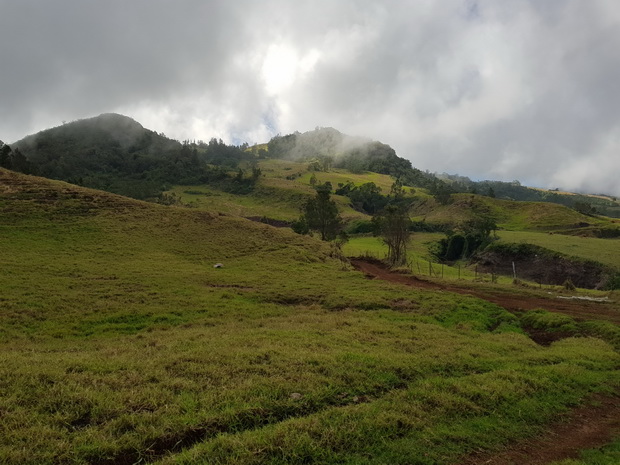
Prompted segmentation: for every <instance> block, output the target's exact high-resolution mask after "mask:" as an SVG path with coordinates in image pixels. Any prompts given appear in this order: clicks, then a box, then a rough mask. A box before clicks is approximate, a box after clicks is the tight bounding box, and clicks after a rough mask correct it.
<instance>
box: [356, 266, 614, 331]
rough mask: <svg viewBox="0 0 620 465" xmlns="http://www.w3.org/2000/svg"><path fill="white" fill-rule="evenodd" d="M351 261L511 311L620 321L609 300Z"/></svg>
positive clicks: (369, 271) (368, 270) (390, 277)
mask: <svg viewBox="0 0 620 465" xmlns="http://www.w3.org/2000/svg"><path fill="white" fill-rule="evenodd" d="M351 264H352V265H353V266H354V267H355V268H357V269H358V270H360V271H361V272H363V273H364V274H365V275H366V276H368V277H369V278H377V279H382V280H385V281H390V282H393V283H399V284H404V285H406V286H412V287H417V288H421V289H431V290H441V291H447V292H455V293H457V294H464V295H471V296H474V297H478V298H481V299H484V300H487V301H489V302H493V303H494V304H497V305H499V306H500V307H503V308H505V309H506V310H509V311H512V312H521V311H525V310H534V309H537V308H542V309H544V310H547V311H549V312H557V313H564V314H565V315H569V316H571V317H573V318H575V319H582V320H606V321H610V322H612V323H616V324H620V310H618V309H617V308H614V307H612V306H611V304H610V303H606V302H589V301H584V300H579V301H572V300H563V299H558V298H557V297H552V296H550V297H543V296H536V295H523V294H516V293H515V294H510V293H506V291H505V289H498V290H497V291H495V290H493V289H489V288H469V287H464V286H459V285H458V284H457V283H455V282H454V281H453V282H450V283H448V282H446V283H438V282H434V281H427V280H425V279H420V278H417V277H415V276H410V275H405V274H401V273H394V272H392V271H390V270H389V269H388V268H387V267H386V266H385V265H384V264H382V263H381V262H370V261H366V260H361V259H354V260H351Z"/></svg>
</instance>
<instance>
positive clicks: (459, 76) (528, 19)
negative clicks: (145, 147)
mask: <svg viewBox="0 0 620 465" xmlns="http://www.w3.org/2000/svg"><path fill="white" fill-rule="evenodd" d="M619 26H620V8H618V7H617V3H616V2H614V1H613V0H593V1H591V0H569V1H565V2H536V1H533V0H519V1H517V0H506V1H503V2H493V1H490V0H487V1H484V0H480V1H475V0H465V1H461V0H448V1H445V2H432V1H430V0H417V1H413V0H411V1H387V2H382V3H380V4H377V3H376V2H371V1H362V0H359V1H353V0H344V1H341V2H328V1H323V0H319V1H309V0H308V1H300V2H294V3H293V2H286V1H283V0H279V1H278V0H269V1H267V2H261V3H260V5H259V4H257V3H256V2H251V1H249V0H239V1H236V2H224V1H210V2H201V1H198V0H185V1H180V2H175V3H174V4H171V3H169V2H165V1H163V0H156V1H146V0H136V1H133V2H130V3H127V2H124V1H120V0H111V1H108V2H98V3H84V2H80V1H77V0H58V1H56V2H53V3H52V2H46V1H43V0H38V1H37V0H24V1H20V2H13V1H10V0H0V59H1V61H0V63H2V65H1V68H0V92H1V95H2V99H0V114H1V115H2V118H0V139H1V140H3V141H5V142H13V141H15V140H18V139H20V138H22V137H24V136H25V135H27V134H31V133H35V132H37V131H40V130H42V129H45V128H48V127H52V126H57V125H59V124H61V122H62V121H71V120H75V119H80V118H87V117H91V116H95V115H98V114H100V113H108V112H116V113H121V114H125V115H127V116H130V117H132V118H134V119H135V120H136V121H138V122H140V123H141V124H142V125H143V126H145V127H147V128H149V129H152V130H155V131H157V132H163V133H165V134H166V135H167V136H169V137H173V138H175V139H178V140H185V139H202V140H209V139H211V138H212V137H216V138H221V139H223V140H224V141H226V142H228V143H237V144H239V143H242V142H248V143H249V144H254V143H261V142H267V141H268V140H269V139H270V138H271V137H273V136H274V135H277V134H280V135H284V134H289V133H292V132H294V131H300V132H305V131H309V130H312V129H313V128H315V127H317V126H320V127H333V128H336V129H337V130H338V131H341V132H343V133H345V134H350V135H352V136H360V137H363V138H368V139H373V140H379V141H381V142H383V143H386V144H389V145H390V146H392V147H393V148H394V149H395V150H396V152H397V154H398V155H399V156H401V157H404V158H407V159H409V160H411V162H412V163H413V166H415V167H417V168H419V169H422V170H429V171H433V172H448V173H459V174H461V175H465V176H469V177H470V178H472V179H495V180H504V181H512V180H514V179H519V180H520V181H521V182H522V183H524V184H528V185H533V186H538V187H549V188H561V189H567V190H579V191H588V192H606V193H609V194H613V195H620V185H619V184H618V183H617V181H616V176H615V173H616V172H618V171H619V169H620V158H619V157H618V156H617V154H618V148H619V138H618V136H617V134H619V133H620V132H619V129H620V114H619V111H618V108H620V93H619V92H616V87H617V83H618V82H620V55H619V54H618V53H617V50H616V44H617V43H619V42H620V27H619Z"/></svg>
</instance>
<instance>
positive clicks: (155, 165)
mask: <svg viewBox="0 0 620 465" xmlns="http://www.w3.org/2000/svg"><path fill="white" fill-rule="evenodd" d="M13 145H14V147H15V148H14V149H13V148H11V147H10V146H8V145H5V144H2V148H1V150H2V155H1V158H0V166H2V167H5V168H9V169H13V170H15V171H20V172H23V173H26V174H35V175H38V176H43V177H47V178H51V179H58V180H63V181H68V182H71V183H74V184H79V185H83V186H86V187H91V188H95V189H101V190H105V191H108V192H114V193H117V194H121V195H126V196H129V197H133V198H137V199H149V198H157V197H158V196H159V195H161V193H162V192H163V191H164V190H166V189H167V188H168V187H169V186H170V185H173V184H184V185H190V184H209V185H212V186H214V187H217V188H219V189H221V190H224V191H226V192H232V193H236V194H244V193H248V192H249V191H251V189H252V187H253V186H254V184H255V183H256V181H257V179H258V177H259V176H260V170H259V169H258V168H256V167H253V168H251V172H250V173H247V174H246V173H245V172H244V171H243V170H240V169H238V166H239V163H240V162H242V161H247V160H250V159H251V158H252V155H251V154H250V153H248V152H246V151H245V149H246V147H247V146H233V145H227V144H225V143H224V142H222V141H221V140H217V139H211V140H210V141H209V142H208V143H206V142H202V141H199V142H189V141H186V142H184V143H180V142H178V141H175V140H172V139H169V138H167V137H165V136H164V135H163V134H157V133H156V132H154V131H150V130H147V129H145V128H143V127H142V125H140V124H139V123H137V122H136V121H134V120H132V119H131V118H128V117H125V116H121V115H115V114H106V115H101V116H99V117H96V118H90V119H86V120H80V121H76V122H72V123H69V124H64V125H62V126H59V127H56V128H53V129H48V130H45V131H41V132H40V133H38V134H35V135H32V136H28V137H26V138H25V139H22V140H21V141H18V142H17V143H15V144H13Z"/></svg>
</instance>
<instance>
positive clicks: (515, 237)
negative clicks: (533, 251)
mask: <svg viewBox="0 0 620 465" xmlns="http://www.w3.org/2000/svg"><path fill="white" fill-rule="evenodd" d="M498 235H499V237H500V239H501V240H502V241H506V242H516V243H521V242H524V243H529V244H534V245H539V246H541V247H545V248H547V249H550V250H555V251H557V252H561V253H563V254H566V255H571V256H575V257H581V258H585V259H589V260H594V261H597V262H600V263H603V264H605V265H609V266H612V267H614V268H616V269H620V240H619V239H597V238H594V237H578V236H564V235H560V234H553V235H551V234H548V233H540V232H529V231H500V232H499V233H498Z"/></svg>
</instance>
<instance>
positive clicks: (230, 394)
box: [0, 170, 620, 465]
mask: <svg viewBox="0 0 620 465" xmlns="http://www.w3.org/2000/svg"><path fill="white" fill-rule="evenodd" d="M0 217H1V218H2V222H0V251H1V252H0V253H1V255H0V264H1V266H0V282H1V284H2V294H1V295H0V328H1V329H0V413H1V414H0V463H7V464H59V463H60V464H118V463H138V462H139V463H159V464H171V463H183V464H224V463H230V464H233V463H234V464H264V463H270V464H291V463H293V464H301V463H348V464H353V463H356V464H357V463H367V464H373V463H374V464H383V463H393V464H412V463H415V464H420V465H431V464H446V465H447V464H453V463H456V462H457V461H458V459H459V457H462V456H464V455H466V454H468V453H470V452H472V451H476V450H495V449H500V448H501V447H503V445H505V444H507V443H509V442H511V441H514V440H516V439H518V438H522V437H527V436H531V435H534V434H536V433H537V432H538V431H540V430H541V429H543V428H544V427H545V425H546V424H547V423H548V422H550V421H551V420H553V419H555V418H557V415H558V414H560V413H561V412H564V411H566V410H567V409H569V408H571V407H572V406H574V405H577V404H579V403H580V402H582V401H583V399H584V398H586V397H587V396H588V395H589V394H590V393H592V392H612V391H615V390H616V389H617V388H618V385H619V383H620V376H619V372H618V369H617V368H618V364H619V362H620V355H619V354H618V353H617V352H616V351H615V350H614V348H613V347H612V346H611V345H609V344H608V343H606V342H604V341H602V340H599V339H595V338H568V339H565V340H562V341H558V342H556V343H554V344H552V345H551V346H549V347H541V346H539V345H537V344H535V343H534V342H533V341H532V340H530V339H529V338H528V337H527V336H526V335H525V334H524V333H523V331H522V330H521V327H520V321H519V320H518V319H517V318H516V317H515V316H513V315H511V314H510V313H508V312H506V311H505V310H503V309H502V308H499V307H497V306H495V305H493V304H490V303H488V302H485V301H482V300H479V299H475V298H472V297H467V296H462V295H455V294H451V293H449V292H441V293H435V292H430V291H428V292H426V291H420V290H413V289H408V288H407V289H405V288H402V287H400V286H396V285H390V284H387V283H382V282H378V281H372V280H368V279H366V278H365V277H364V276H363V275H362V274H361V273H358V272H356V271H353V270H352V269H351V268H350V267H349V266H348V265H347V264H346V263H345V262H343V261H341V260H339V259H338V258H337V255H336V254H335V253H334V251H333V250H332V249H331V248H330V247H329V246H328V245H326V244H323V243H320V242H319V241H317V240H315V239H312V238H308V237H303V236H298V235H295V234H293V233H292V232H290V231H287V230H278V229H275V228H271V227H268V226H266V225H262V224H257V223H253V222H250V221H247V220H243V219H239V218H235V217H231V216H222V215H219V214H217V213H213V212H205V211H201V210H198V209H187V208H175V207H163V206H158V205H152V204H146V203H143V202H138V201H133V200H129V199H126V198H122V197H118V196H114V195H111V194H105V193H100V192H95V191H90V190H87V189H82V188H79V187H75V186H71V185H68V184H64V183H60V182H53V181H47V180H42V179H38V178H33V177H28V176H21V175H17V174H14V173H11V172H7V171H5V170H0ZM216 263H222V264H223V265H224V266H223V268H219V269H216V268H214V267H213V265H214V264H216Z"/></svg>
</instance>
